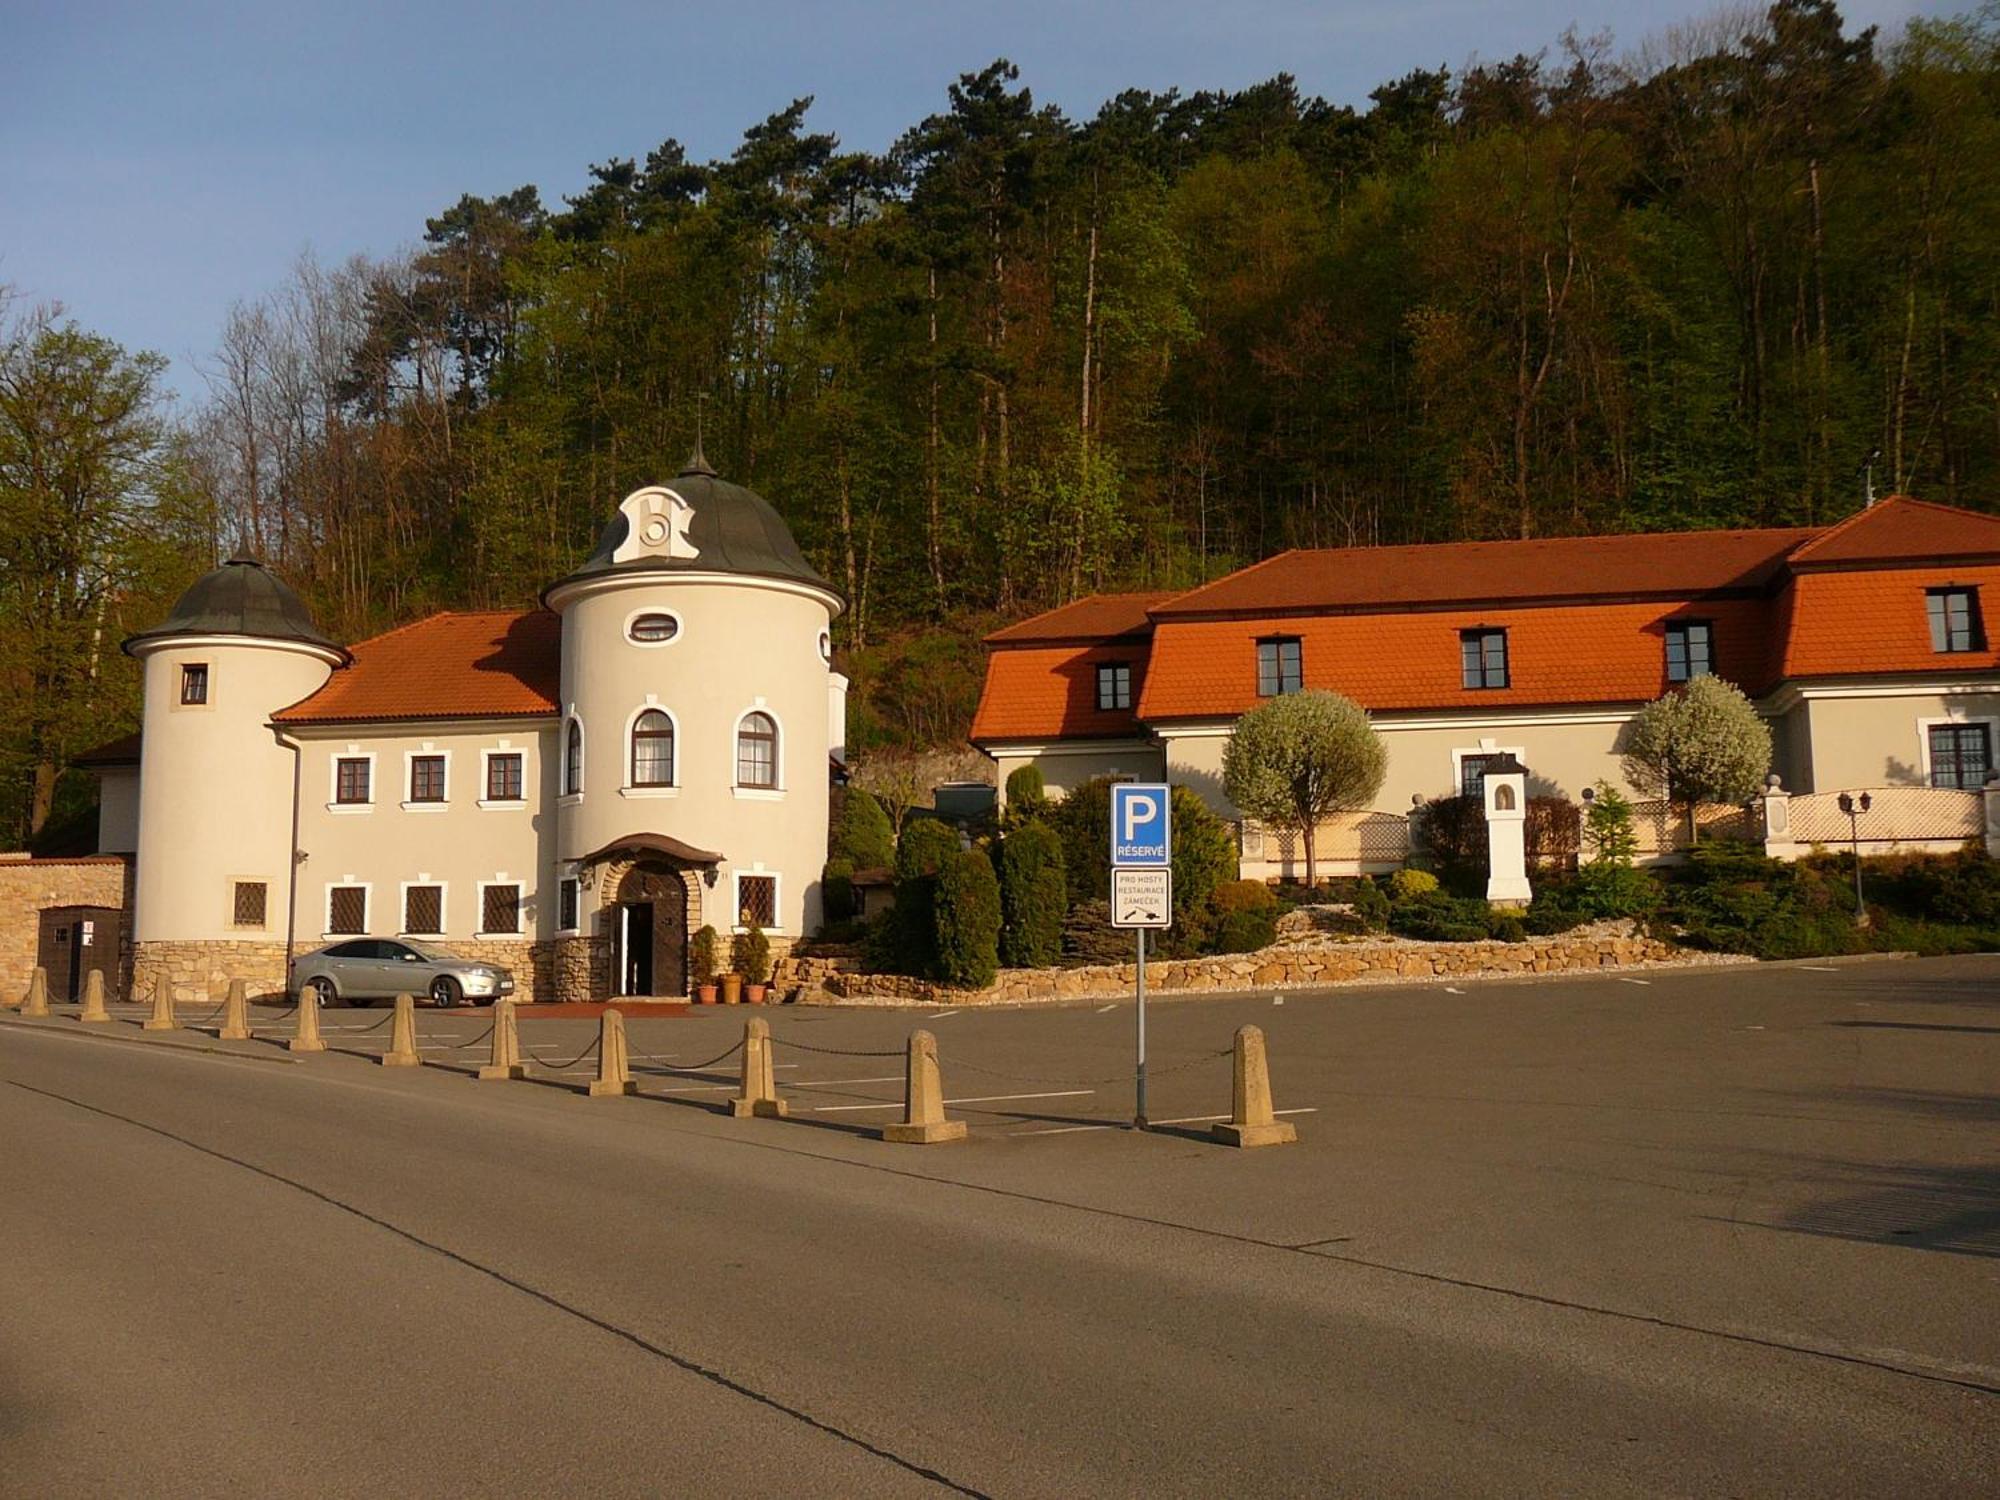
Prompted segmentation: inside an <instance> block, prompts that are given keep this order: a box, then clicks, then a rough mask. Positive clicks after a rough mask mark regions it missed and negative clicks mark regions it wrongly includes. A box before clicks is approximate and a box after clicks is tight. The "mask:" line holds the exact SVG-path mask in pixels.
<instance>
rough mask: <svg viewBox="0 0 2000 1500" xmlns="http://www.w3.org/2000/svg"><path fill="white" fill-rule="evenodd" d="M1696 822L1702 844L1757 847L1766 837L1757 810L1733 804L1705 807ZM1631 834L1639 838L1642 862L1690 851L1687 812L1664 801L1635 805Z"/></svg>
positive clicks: (1715, 803)
mask: <svg viewBox="0 0 2000 1500" xmlns="http://www.w3.org/2000/svg"><path fill="white" fill-rule="evenodd" d="M1695 822H1696V824H1697V825H1698V826H1699V827H1700V829H1701V840H1702V842H1703V843H1712V842H1714V841H1716V840H1720V839H1734V840H1736V841H1737V842H1739V843H1752V844H1754V843H1758V842H1760V841H1761V840H1762V839H1763V837H1764V820H1763V815H1762V814H1761V813H1760V812H1758V811H1757V810H1756V809H1754V808H1748V807H1737V806H1736V805H1734V804H1733V803H1728V802H1713V803H1704V804H1703V805H1702V806H1700V807H1698V808H1696V809H1695ZM1632 831H1633V832H1634V833H1635V834H1637V835H1638V837H1639V854H1640V857H1641V858H1644V857H1646V856H1648V855H1660V854H1673V853H1676V852H1678V851H1680V850H1684V849H1686V848H1687V847H1688V824H1687V812H1686V810H1685V809H1683V808H1678V807H1674V806H1672V805H1671V804H1669V803H1667V802H1665V801H1655V802H1634V803H1633V804H1632Z"/></svg>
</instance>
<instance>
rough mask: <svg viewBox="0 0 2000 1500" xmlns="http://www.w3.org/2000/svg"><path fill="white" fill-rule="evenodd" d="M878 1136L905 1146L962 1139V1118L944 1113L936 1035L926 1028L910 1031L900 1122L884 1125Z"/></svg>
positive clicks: (933, 1144)
mask: <svg viewBox="0 0 2000 1500" xmlns="http://www.w3.org/2000/svg"><path fill="white" fill-rule="evenodd" d="M882 1139H883V1140H885V1141H896V1142H898V1143H900V1144H903V1145H908V1146H935V1145H940V1144H942V1143H943V1142H945V1141H962V1140H964V1139H965V1121H963V1120H947V1119H946V1118H945V1117H944V1080H943V1078H942V1077H941V1076H940V1075H939V1073H938V1059H937V1038H936V1037H934V1036H932V1035H931V1034H930V1033H929V1032H928V1031H913V1032H911V1033H910V1051H909V1071H908V1073H907V1075H906V1078H905V1082H904V1085H903V1118H902V1122H901V1123H900V1124H896V1125H884V1126H883V1127H882Z"/></svg>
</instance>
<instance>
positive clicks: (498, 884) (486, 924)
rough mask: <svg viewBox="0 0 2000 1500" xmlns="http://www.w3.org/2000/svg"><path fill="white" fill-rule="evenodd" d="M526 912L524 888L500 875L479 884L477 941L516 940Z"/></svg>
mask: <svg viewBox="0 0 2000 1500" xmlns="http://www.w3.org/2000/svg"><path fill="white" fill-rule="evenodd" d="M526 910H527V887H525V886H524V885H522V883H521V882H520V881H518V880H509V879H507V878H506V875H505V874H504V873H503V874H502V875H501V876H500V878H498V879H497V880H482V881H480V882H479V933H478V935H479V936H480V937H519V936H520V935H521V932H522V926H521V924H522V920H523V917H524V915H525V913H526Z"/></svg>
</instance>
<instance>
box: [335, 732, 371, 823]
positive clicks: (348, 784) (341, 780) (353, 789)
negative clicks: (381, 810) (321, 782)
mask: <svg viewBox="0 0 2000 1500" xmlns="http://www.w3.org/2000/svg"><path fill="white" fill-rule="evenodd" d="M326 805H327V810H328V811H330V812H345V813H356V812H373V811H374V809H375V752H374V751H372V750H363V749H362V748H361V747H360V746H359V745H349V746H348V747H347V749H346V750H344V751H342V752H339V753H337V754H335V755H334V756H333V757H332V758H331V761H330V763H329V764H328V766H327V778H326Z"/></svg>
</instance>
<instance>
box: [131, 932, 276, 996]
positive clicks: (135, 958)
mask: <svg viewBox="0 0 2000 1500" xmlns="http://www.w3.org/2000/svg"><path fill="white" fill-rule="evenodd" d="M299 951H300V952H301V953H304V952H307V951H309V950H307V949H305V948H303V947H302V948H300V949H299ZM232 979H241V980H244V981H245V982H246V983H247V984H248V985H249V987H250V998H251V999H252V1000H257V999H262V998H266V997H274V996H282V995H283V994H284V993H285V945H284V944H283V943H281V942H280V943H269V942H254V941H239V940H230V941H223V942H203V943H141V944H139V945H138V947H137V948H136V949H135V950H134V951H133V954H132V990H131V998H132V999H134V1000H138V1001H142V1002H143V1001H147V1000H150V999H152V997H153V986H154V985H155V984H156V983H163V984H169V985H171V986H172V987H173V991H174V1004H175V1005H208V1004H213V1003H214V1002H216V1001H219V1000H221V999H222V998H223V996H225V995H226V994H228V993H229V982H230V980H232Z"/></svg>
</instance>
